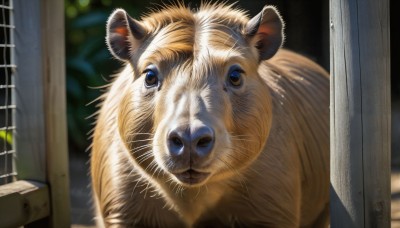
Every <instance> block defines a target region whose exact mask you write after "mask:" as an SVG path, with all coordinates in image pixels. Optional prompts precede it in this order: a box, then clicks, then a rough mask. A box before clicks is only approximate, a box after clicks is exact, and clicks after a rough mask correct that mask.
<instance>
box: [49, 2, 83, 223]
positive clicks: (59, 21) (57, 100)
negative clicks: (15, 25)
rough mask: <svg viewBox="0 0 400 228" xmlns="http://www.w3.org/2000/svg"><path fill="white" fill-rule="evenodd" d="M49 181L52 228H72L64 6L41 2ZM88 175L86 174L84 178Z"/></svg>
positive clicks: (56, 3) (58, 3)
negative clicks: (70, 227)
mask: <svg viewBox="0 0 400 228" xmlns="http://www.w3.org/2000/svg"><path fill="white" fill-rule="evenodd" d="M41 4H42V11H43V12H42V35H43V39H42V47H43V68H44V69H45V70H44V71H43V77H44V78H43V79H44V80H43V83H44V94H45V96H44V97H45V99H44V101H45V102H44V104H45V105H44V107H45V116H46V119H45V124H46V151H47V153H46V154H47V158H46V159H47V169H48V172H47V178H48V182H49V184H50V189H51V206H52V209H51V225H52V227H57V228H58V227H60V228H62V227H69V226H70V212H69V210H70V201H69V175H68V146H67V118H66V113H67V110H66V85H65V77H66V74H65V42H64V2H63V1H54V0H44V1H41ZM83 175H86V174H83Z"/></svg>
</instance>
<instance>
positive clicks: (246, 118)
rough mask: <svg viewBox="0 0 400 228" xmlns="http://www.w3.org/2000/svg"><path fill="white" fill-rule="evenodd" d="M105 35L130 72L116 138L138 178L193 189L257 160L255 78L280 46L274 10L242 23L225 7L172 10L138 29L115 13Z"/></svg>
mask: <svg viewBox="0 0 400 228" xmlns="http://www.w3.org/2000/svg"><path fill="white" fill-rule="evenodd" d="M107 30H108V34H107V43H108V46H109V49H110V51H111V52H112V54H113V55H114V56H115V57H116V58H118V59H120V60H122V61H124V62H126V63H127V64H130V66H131V68H129V69H132V70H131V72H129V74H124V75H122V77H129V78H127V80H126V81H127V84H126V85H125V86H126V87H125V88H126V89H125V90H121V93H123V99H122V100H121V101H120V103H119V105H118V125H119V126H118V128H119V134H120V136H121V139H122V141H123V142H124V144H125V146H126V147H127V149H128V151H129V152H130V157H131V158H132V162H135V163H136V165H137V166H139V167H140V170H141V172H142V173H144V174H145V175H147V177H153V179H158V180H164V181H170V180H172V181H173V182H175V183H178V184H180V185H183V186H186V187H196V186H201V185H203V184H205V183H210V182H215V181H221V180H224V179H229V178H231V177H232V176H233V175H235V174H236V173H237V172H239V171H242V170H243V169H245V168H246V167H248V166H249V165H250V164H251V163H252V162H253V161H254V160H255V159H256V158H257V156H258V155H259V153H260V152H261V150H262V148H263V146H264V144H265V142H266V140H267V137H268V134H269V129H270V125H271V119H272V117H271V115H272V114H271V113H272V110H271V99H270V97H269V93H268V90H267V89H266V86H265V84H264V82H263V80H262V79H261V77H260V76H259V74H258V72H257V70H258V66H259V64H260V62H261V61H262V60H265V59H268V58H271V57H272V56H273V55H274V54H275V53H276V52H277V50H278V49H279V48H280V46H281V44H282V40H283V32H282V30H283V24H282V20H281V18H280V16H279V14H278V13H277V11H276V10H275V8H273V7H269V6H266V7H264V9H263V10H262V11H261V12H260V13H259V14H258V15H256V16H255V17H253V18H252V19H250V20H249V19H248V18H247V17H246V15H245V14H244V13H243V12H242V11H239V10H235V9H233V8H232V7H231V6H223V5H203V6H202V7H200V9H199V10H197V11H196V12H194V11H192V10H190V9H188V8H186V7H184V6H178V7H171V8H165V9H163V10H161V11H160V12H155V13H151V14H150V15H148V16H146V17H144V18H142V20H140V21H139V20H135V19H133V18H131V17H130V16H129V15H128V14H127V13H126V12H125V11H124V10H122V9H118V10H116V11H115V12H114V13H113V14H112V15H111V16H110V18H109V20H108V25H107Z"/></svg>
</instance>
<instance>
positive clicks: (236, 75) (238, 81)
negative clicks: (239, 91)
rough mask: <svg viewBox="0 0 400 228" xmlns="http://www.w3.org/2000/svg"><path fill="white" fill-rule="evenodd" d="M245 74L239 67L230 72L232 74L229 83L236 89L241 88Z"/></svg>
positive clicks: (229, 76)
mask: <svg viewBox="0 0 400 228" xmlns="http://www.w3.org/2000/svg"><path fill="white" fill-rule="evenodd" d="M243 73H244V71H243V70H242V69H240V68H237V67H235V68H233V69H232V70H230V72H229V74H228V80H229V83H230V84H231V85H232V86H234V87H239V86H241V85H242V81H243V78H242V74H243Z"/></svg>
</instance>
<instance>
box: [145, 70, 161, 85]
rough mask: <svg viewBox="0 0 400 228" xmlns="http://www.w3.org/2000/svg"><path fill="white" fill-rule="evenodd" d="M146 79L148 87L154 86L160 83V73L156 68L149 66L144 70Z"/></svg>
mask: <svg viewBox="0 0 400 228" xmlns="http://www.w3.org/2000/svg"><path fill="white" fill-rule="evenodd" d="M143 73H144V74H145V79H144V83H145V85H146V87H148V88H150V87H154V86H157V85H158V73H157V70H156V69H152V68H147V69H146V70H145V71H144V72H143Z"/></svg>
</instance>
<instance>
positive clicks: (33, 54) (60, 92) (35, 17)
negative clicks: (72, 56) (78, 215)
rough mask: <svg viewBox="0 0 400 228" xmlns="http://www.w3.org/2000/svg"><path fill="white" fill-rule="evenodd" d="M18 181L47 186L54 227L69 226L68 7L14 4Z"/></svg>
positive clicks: (45, 3) (21, 0) (52, 3)
mask: <svg viewBox="0 0 400 228" xmlns="http://www.w3.org/2000/svg"><path fill="white" fill-rule="evenodd" d="M14 6H15V10H14V11H15V27H16V30H15V31H16V32H15V43H16V48H15V49H16V51H15V52H16V58H15V60H16V63H17V66H18V67H17V69H16V74H15V83H16V89H15V91H16V92H15V96H16V98H15V99H16V104H17V109H16V133H15V134H16V137H15V139H16V150H17V153H18V155H17V169H18V173H19V175H18V178H19V179H30V180H35V181H41V182H43V183H47V184H49V189H50V190H51V194H50V196H51V200H50V201H51V213H50V215H51V216H50V221H49V224H51V226H52V227H69V226H70V216H69V209H70V206H69V205H70V201H69V178H68V151H67V131H66V129H67V128H66V97H65V92H66V90H65V50H64V47H65V46H64V5H63V2H62V1H52V0H45V1H40V0H32V1H24V0H14Z"/></svg>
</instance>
